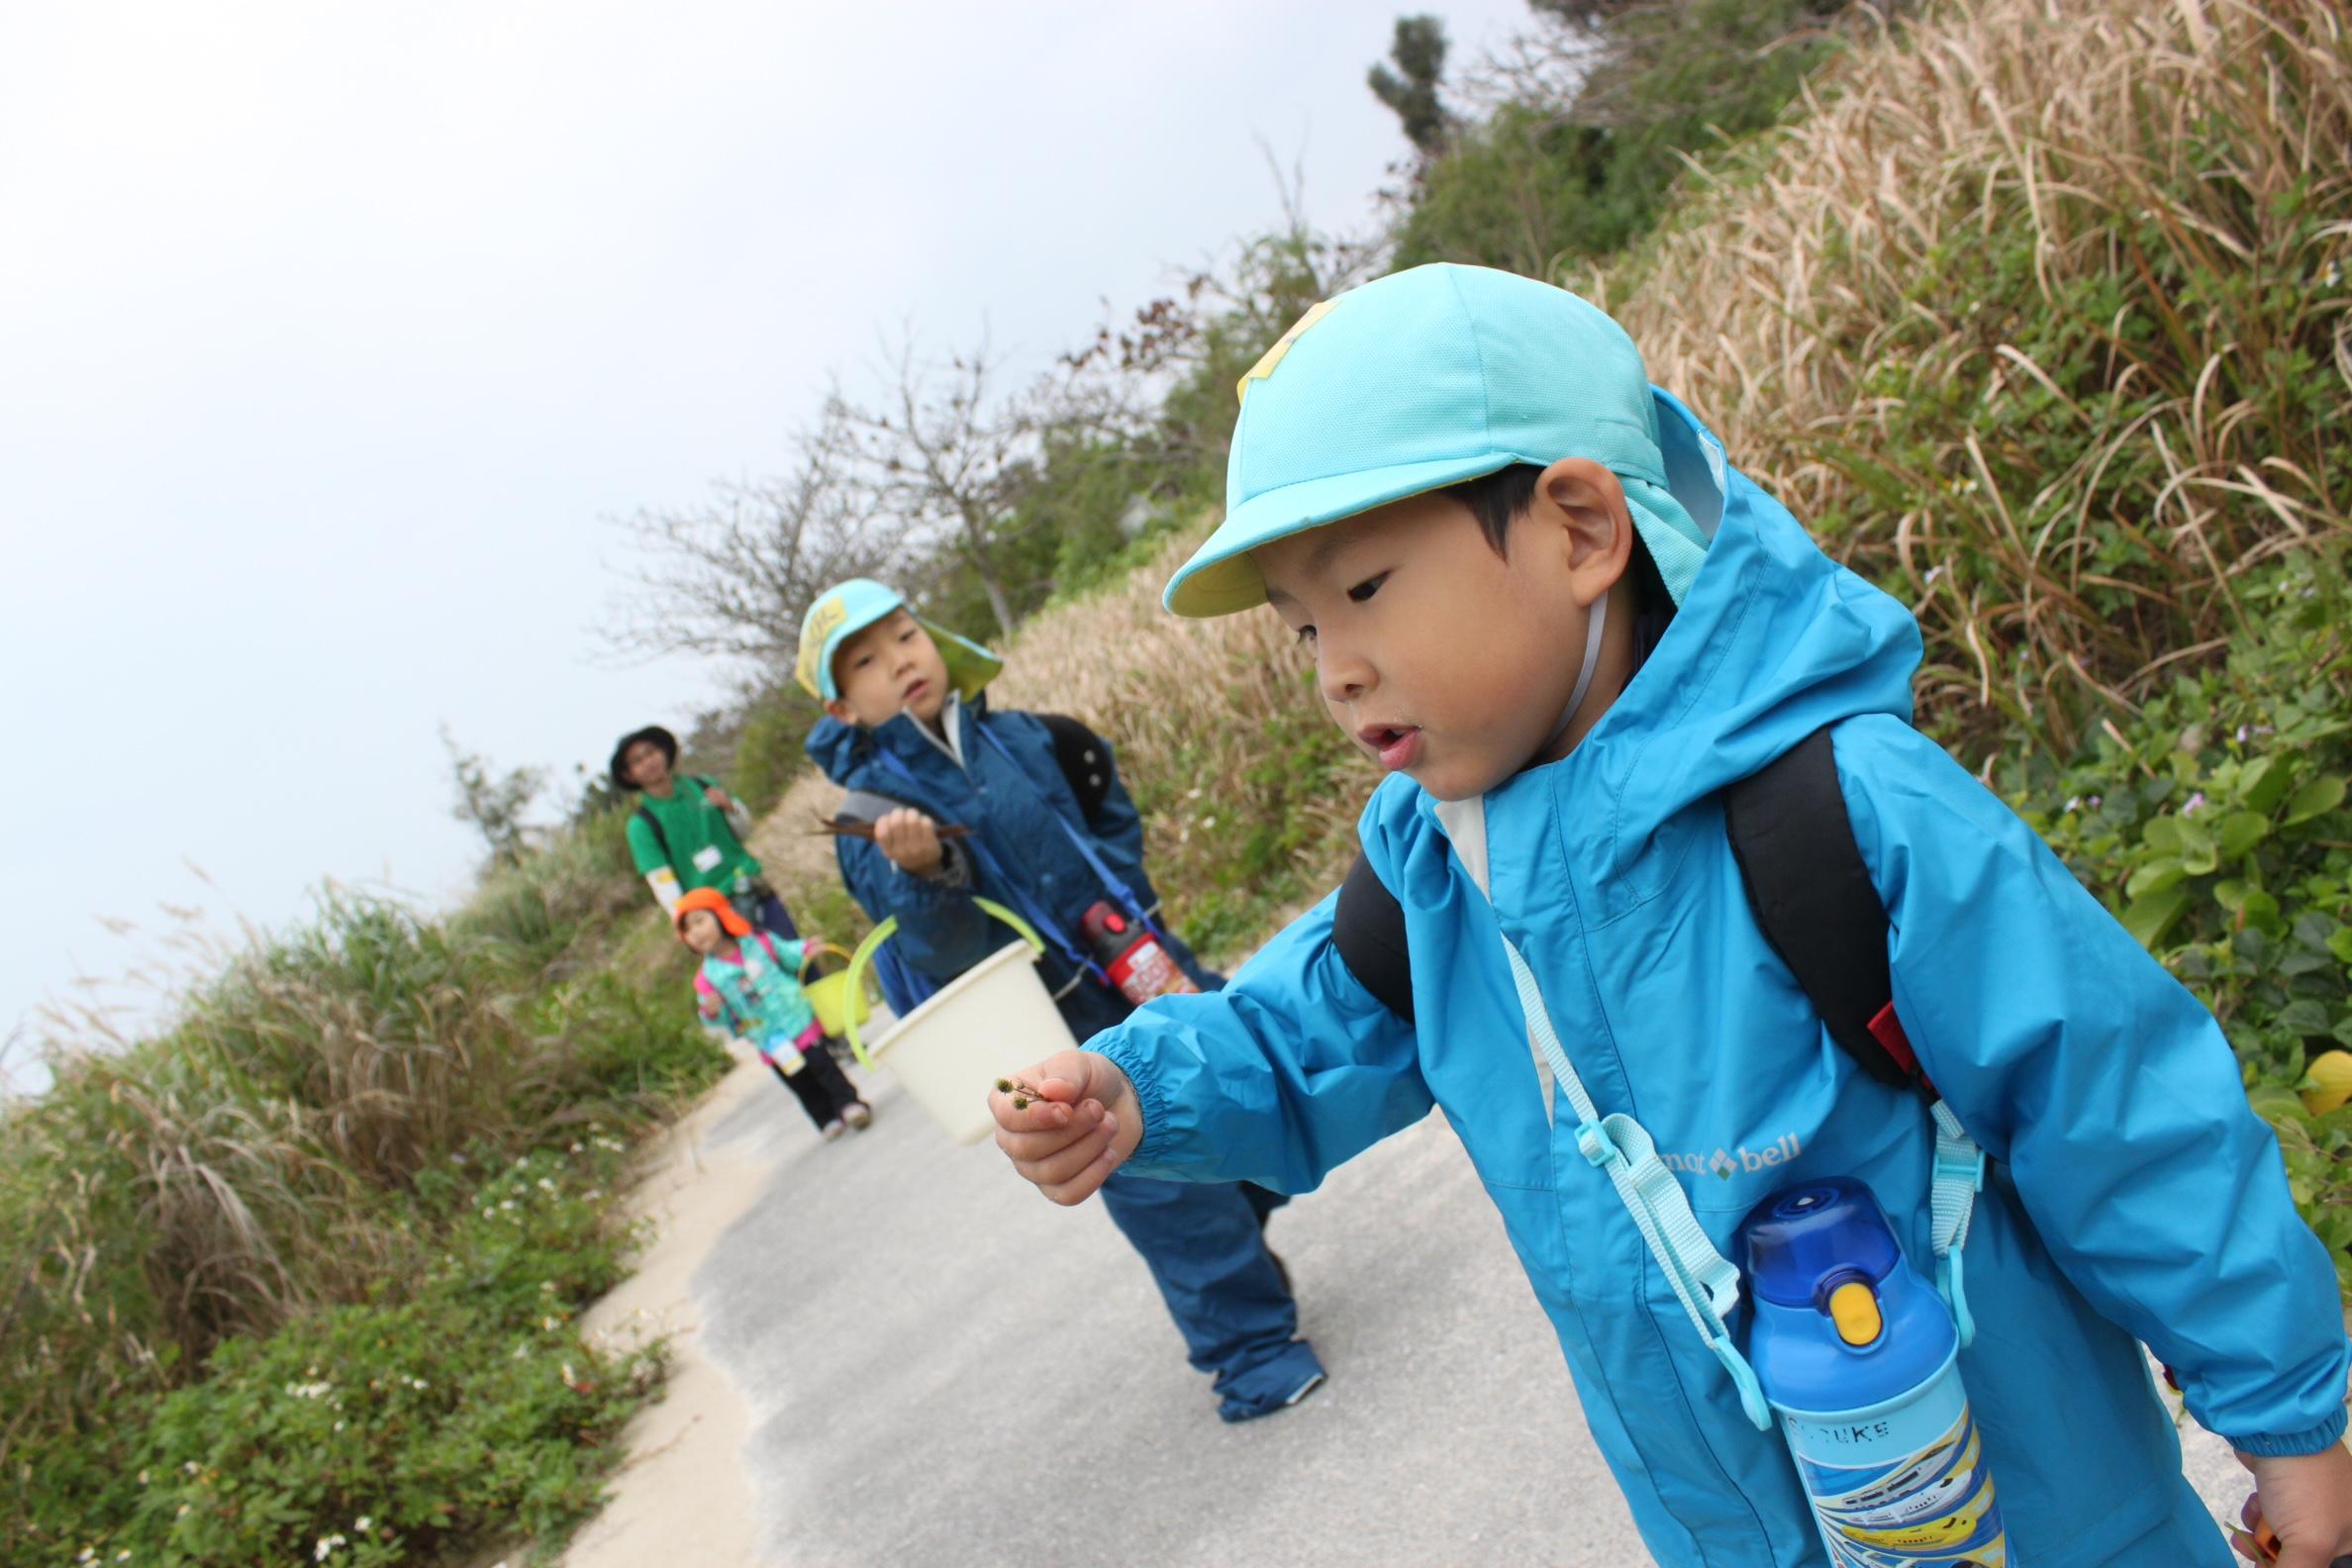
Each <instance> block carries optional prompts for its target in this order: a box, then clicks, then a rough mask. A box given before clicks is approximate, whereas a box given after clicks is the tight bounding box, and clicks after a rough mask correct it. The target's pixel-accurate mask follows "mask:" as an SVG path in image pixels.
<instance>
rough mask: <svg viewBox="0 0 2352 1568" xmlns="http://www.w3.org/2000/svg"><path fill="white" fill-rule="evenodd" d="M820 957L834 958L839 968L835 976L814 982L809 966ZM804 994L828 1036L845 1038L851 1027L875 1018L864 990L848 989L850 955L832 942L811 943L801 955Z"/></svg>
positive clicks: (825, 975)
mask: <svg viewBox="0 0 2352 1568" xmlns="http://www.w3.org/2000/svg"><path fill="white" fill-rule="evenodd" d="M820 953H824V954H829V955H831V956H832V957H833V958H835V959H837V960H839V964H838V967H836V968H835V969H833V972H832V973H830V974H824V975H819V976H818V977H817V978H816V979H814V980H812V979H810V978H809V964H810V963H811V961H813V960H814V959H815V958H816V957H817V956H818V955H819V954H820ZM801 994H802V995H803V996H805V997H807V998H808V999H809V1006H810V1007H811V1008H812V1009H814V1010H815V1012H816V1014H817V1027H818V1028H820V1029H824V1030H825V1032H826V1033H828V1034H832V1035H835V1036H838V1035H842V1034H845V1033H847V1032H848V1030H849V1027H850V1026H851V1025H853V1024H863V1023H864V1022H865V1021H866V1020H867V1019H869V1018H871V1017H872V1016H873V1011H874V1010H873V1005H872V1004H871V1003H870V1002H868V1001H867V1000H866V994H865V988H864V987H862V986H860V987H859V988H858V989H856V990H854V991H852V990H850V989H849V955H848V954H847V953H845V952H843V951H841V949H840V948H838V947H835V946H834V945H833V943H832V942H828V941H816V942H811V943H809V945H808V947H807V949H806V950H805V951H804V952H802V954H801ZM844 1010H846V1012H845V1013H844Z"/></svg>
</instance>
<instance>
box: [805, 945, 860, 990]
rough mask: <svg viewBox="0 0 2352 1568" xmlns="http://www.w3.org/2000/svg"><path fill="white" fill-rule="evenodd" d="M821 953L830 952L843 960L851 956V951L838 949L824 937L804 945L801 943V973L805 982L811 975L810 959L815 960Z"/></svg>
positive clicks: (843, 948) (842, 948)
mask: <svg viewBox="0 0 2352 1568" xmlns="http://www.w3.org/2000/svg"><path fill="white" fill-rule="evenodd" d="M821 952H829V953H832V954H833V956H834V957H835V958H841V959H846V958H848V957H849V956H850V954H849V950H848V949H847V948H845V947H836V946H834V945H833V943H832V942H829V941H827V940H826V939H825V938H824V937H822V936H820V937H817V938H815V939H813V940H810V941H805V942H802V943H801V961H800V972H801V978H803V979H804V980H805V979H807V978H808V974H809V960H810V959H812V958H814V957H816V956H817V955H818V954H819V953H821ZM820 978H822V977H820Z"/></svg>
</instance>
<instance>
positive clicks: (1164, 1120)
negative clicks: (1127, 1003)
mask: <svg viewBox="0 0 2352 1568" xmlns="http://www.w3.org/2000/svg"><path fill="white" fill-rule="evenodd" d="M1083 1048H1084V1049H1087V1050H1090V1051H1093V1052H1094V1053H1095V1054H1097V1055H1098V1056H1102V1057H1105V1058H1107V1059H1108V1060H1109V1061H1110V1063H1111V1065H1113V1066H1114V1067H1117V1068H1118V1069H1119V1070H1120V1071H1121V1072H1123V1073H1126V1074H1127V1084H1128V1086H1129V1087H1130V1088H1132V1089H1133V1090H1134V1091H1135V1114H1136V1115H1137V1116H1140V1117H1141V1118H1142V1119H1143V1140H1142V1141H1141V1142H1139V1143H1137V1144H1136V1145H1135V1151H1134V1152H1133V1153H1132V1154H1129V1155H1128V1156H1127V1160H1126V1163H1127V1164H1129V1165H1141V1164H1150V1163H1154V1162H1156V1161H1157V1160H1158V1159H1159V1158H1160V1157H1161V1156H1163V1155H1164V1154H1166V1152H1167V1145H1168V1143H1169V1142H1170V1141H1171V1139H1172V1136H1173V1133H1172V1130H1171V1129H1170V1127H1168V1116H1167V1112H1168V1103H1167V1101H1166V1100H1165V1099H1163V1098H1161V1096H1160V1088H1159V1081H1158V1080H1157V1079H1155V1078H1154V1077H1152V1075H1151V1070H1150V1067H1149V1065H1148V1063H1147V1062H1146V1061H1145V1060H1144V1058H1143V1054H1142V1052H1140V1051H1138V1050H1136V1049H1135V1047H1134V1046H1133V1045H1132V1044H1130V1043H1129V1042H1128V1041H1127V1037H1126V1036H1125V1034H1124V1033H1123V1032H1122V1031H1121V1030H1119V1029H1105V1030H1104V1031H1103V1032H1102V1033H1100V1034H1097V1035H1096V1036H1095V1037H1094V1038H1093V1039H1090V1040H1088V1041H1087V1042H1086V1044H1085V1046H1084V1047H1083Z"/></svg>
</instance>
